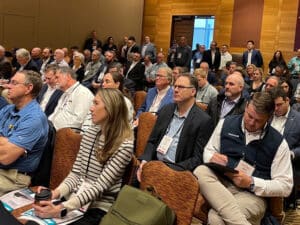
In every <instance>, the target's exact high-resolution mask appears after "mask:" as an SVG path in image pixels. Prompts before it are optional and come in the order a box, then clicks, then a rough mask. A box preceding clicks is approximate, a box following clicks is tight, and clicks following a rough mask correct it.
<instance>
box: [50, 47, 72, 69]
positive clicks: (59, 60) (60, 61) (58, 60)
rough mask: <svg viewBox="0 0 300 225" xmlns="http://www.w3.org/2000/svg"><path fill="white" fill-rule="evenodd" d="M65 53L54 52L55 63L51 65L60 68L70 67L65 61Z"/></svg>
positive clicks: (59, 50)
mask: <svg viewBox="0 0 300 225" xmlns="http://www.w3.org/2000/svg"><path fill="white" fill-rule="evenodd" d="M64 58H65V53H64V51H63V50H62V49H59V48H58V49H56V50H55V51H54V61H53V62H52V63H51V64H56V65H58V66H59V67H64V66H67V67H69V64H68V63H67V62H66V61H65V59H64Z"/></svg>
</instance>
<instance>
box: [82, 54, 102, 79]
mask: <svg viewBox="0 0 300 225" xmlns="http://www.w3.org/2000/svg"><path fill="white" fill-rule="evenodd" d="M100 55H101V52H100V51H98V50H94V51H93V52H92V61H91V62H89V63H88V64H87V65H86V67H85V73H84V78H83V80H82V81H87V80H89V79H91V78H92V77H93V76H94V75H95V74H96V72H97V71H98V69H99V68H100V66H101V62H100Z"/></svg>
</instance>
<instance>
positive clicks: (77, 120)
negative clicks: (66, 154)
mask: <svg viewBox="0 0 300 225" xmlns="http://www.w3.org/2000/svg"><path fill="white" fill-rule="evenodd" d="M55 78H56V84H57V86H58V88H59V89H60V90H62V91H63V92H64V94H63V95H62V96H61V97H60V99H59V101H58V104H57V106H56V108H55V110H54V112H53V113H52V114H51V115H50V116H49V117H48V118H49V120H50V121H51V122H52V123H53V125H54V127H55V129H56V130H58V129H60V128H64V127H72V128H78V129H80V128H81V125H82V123H83V121H84V119H85V117H86V115H87V113H88V112H89V108H90V106H91V105H92V101H93V99H94V95H93V94H92V92H90V91H89V90H88V89H87V88H86V87H84V86H83V85H81V84H80V83H79V82H78V81H76V73H75V72H74V71H73V70H72V69H71V68H70V67H60V68H59V69H58V70H57V71H56V73H55Z"/></svg>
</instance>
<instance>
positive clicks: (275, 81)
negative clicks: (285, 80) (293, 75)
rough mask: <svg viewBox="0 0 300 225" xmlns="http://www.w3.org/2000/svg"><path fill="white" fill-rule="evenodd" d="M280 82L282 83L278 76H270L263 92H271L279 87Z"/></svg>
mask: <svg viewBox="0 0 300 225" xmlns="http://www.w3.org/2000/svg"><path fill="white" fill-rule="evenodd" d="M279 82H280V79H279V77H276V76H269V77H268V78H267V79H266V83H265V85H264V87H263V90H264V91H271V90H272V89H273V88H276V87H278V85H279Z"/></svg>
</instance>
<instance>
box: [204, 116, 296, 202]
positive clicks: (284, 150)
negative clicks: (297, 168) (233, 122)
mask: <svg viewBox="0 0 300 225" xmlns="http://www.w3.org/2000/svg"><path fill="white" fill-rule="evenodd" d="M223 123H224V119H221V120H220V121H219V123H218V125H217V127H216V128H215V130H214V132H213V134H212V136H211V137H210V139H209V141H208V143H207V145H206V146H205V148H204V153H203V161H204V162H205V163H206V162H209V161H210V159H211V157H212V156H213V154H214V153H219V152H220V145H221V143H220V142H221V130H222V127H223ZM242 130H243V131H244V132H245V139H246V144H247V143H249V142H250V141H253V140H258V139H260V138H262V137H263V136H264V133H262V132H258V133H250V132H247V131H246V130H245V129H244V125H243V123H242ZM253 180H254V193H255V194H256V195H257V196H262V197H273V196H284V197H286V196H288V195H289V194H290V190H291V189H292V187H293V170H292V164H291V156H290V149H289V146H288V144H287V142H286V141H285V139H283V141H282V143H281V144H280V146H279V147H278V150H277V152H276V154H275V157H274V159H273V162H272V165H271V180H264V179H262V178H258V177H253Z"/></svg>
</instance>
